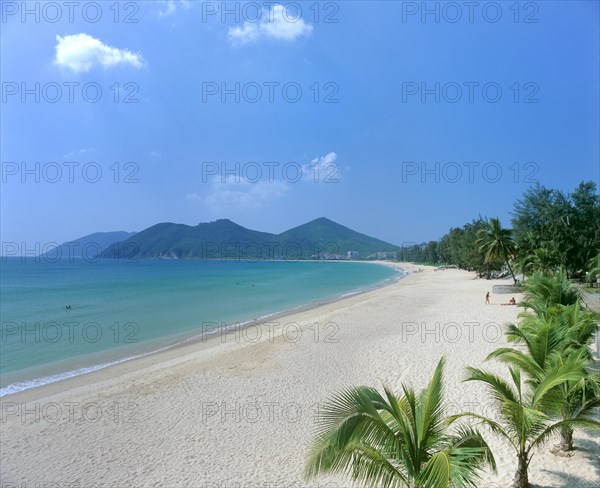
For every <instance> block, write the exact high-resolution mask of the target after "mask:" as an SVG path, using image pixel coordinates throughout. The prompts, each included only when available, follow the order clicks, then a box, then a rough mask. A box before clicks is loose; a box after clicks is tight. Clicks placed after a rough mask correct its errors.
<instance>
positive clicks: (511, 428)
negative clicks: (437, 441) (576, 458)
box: [449, 361, 600, 488]
mask: <svg viewBox="0 0 600 488" xmlns="http://www.w3.org/2000/svg"><path fill="white" fill-rule="evenodd" d="M468 370H469V372H470V374H469V376H468V378H467V379H466V380H465V381H481V382H483V383H485V384H486V386H487V389H488V391H489V392H490V393H491V395H492V398H493V400H494V402H495V403H496V404H497V406H498V413H499V416H500V420H499V421H496V420H493V419H490V418H487V417H485V416H482V415H479V414H476V413H473V412H469V413H463V414H459V415H456V416H453V417H451V418H450V419H449V421H450V423H452V422H454V421H455V420H457V419H459V418H462V417H465V416H467V417H471V418H474V419H478V420H479V421H480V422H481V424H483V425H486V426H488V427H489V428H490V429H491V431H492V432H493V433H495V434H496V435H498V436H499V437H501V438H503V439H504V440H505V441H507V442H508V443H509V444H510V445H511V446H512V447H513V449H514V451H515V453H516V455H517V471H516V473H515V477H514V481H513V485H512V486H513V487H514V488H528V487H529V486H530V485H529V474H528V466H529V462H530V461H531V457H532V455H533V451H534V450H535V449H536V448H538V447H540V446H542V445H543V444H544V443H545V442H546V441H547V440H548V439H549V438H550V437H551V436H552V435H553V434H555V433H559V432H561V430H562V429H564V428H566V427H589V428H600V423H598V422H596V421H594V420H589V419H587V418H577V419H568V420H559V421H555V420H552V417H551V416H550V415H549V412H557V411H559V410H560V406H561V395H560V391H559V389H560V387H561V385H563V384H564V383H565V382H566V381H578V380H580V379H581V373H580V371H579V369H578V367H577V365H576V364H574V363H573V362H571V361H568V362H566V363H564V364H560V365H556V366H554V367H553V368H551V369H550V370H548V371H546V373H545V375H544V378H543V380H542V381H539V382H530V381H526V380H522V379H521V372H520V370H518V369H517V368H513V367H512V366H511V367H509V372H510V376H511V379H512V384H511V383H509V382H507V381H505V380H504V379H503V378H501V377H499V376H496V375H494V374H492V373H488V372H485V371H482V370H480V369H477V368H468Z"/></svg>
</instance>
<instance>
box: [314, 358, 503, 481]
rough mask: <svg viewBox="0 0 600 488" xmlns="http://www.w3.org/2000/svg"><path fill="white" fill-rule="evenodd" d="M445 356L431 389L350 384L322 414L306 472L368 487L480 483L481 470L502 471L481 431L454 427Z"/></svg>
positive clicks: (436, 371)
mask: <svg viewBox="0 0 600 488" xmlns="http://www.w3.org/2000/svg"><path fill="white" fill-rule="evenodd" d="M443 368H444V359H442V360H440V362H439V364H438V366H437V368H436V370H435V372H434V374H433V377H432V378H431V381H430V382H429V385H428V386H427V388H425V389H424V390H422V391H421V392H420V393H418V394H417V393H415V391H414V390H413V389H412V388H411V387H409V386H406V385H403V386H402V389H403V395H402V396H400V397H398V396H396V395H394V394H393V393H392V392H391V391H390V390H389V389H387V388H385V395H381V394H380V393H379V392H378V391H377V390H375V389H374V388H369V387H365V386H361V387H355V388H350V389H348V390H345V391H342V392H341V393H339V394H337V395H335V396H334V397H333V399H332V400H330V401H329V403H327V404H326V405H325V406H324V407H323V409H322V410H321V411H320V412H319V417H318V419H319V423H318V425H319V428H318V434H317V437H316V438H315V440H314V441H313V444H312V447H311V449H310V453H309V458H308V461H307V464H306V477H307V479H312V478H314V477H316V476H317V475H320V474H342V475H346V476H349V477H350V478H351V479H352V480H354V481H355V482H359V483H360V485H361V486H365V487H375V486H377V487H418V488H426V487H427V488H429V487H431V488H434V487H435V488H444V487H450V486H452V487H468V486H477V485H476V482H477V481H478V480H479V479H480V474H479V473H480V471H481V470H482V469H483V468H484V467H486V466H489V467H491V468H492V469H493V470H494V471H495V470H496V464H495V461H494V458H493V456H492V453H491V451H490V449H489V447H488V445H487V444H486V442H485V441H484V440H483V438H482V437H481V435H480V434H479V432H478V431H477V430H475V429H472V428H469V427H466V426H459V427H457V428H456V429H454V430H453V431H452V432H448V431H447V424H446V418H445V417H444V402H443V396H444V395H443V385H442V376H443Z"/></svg>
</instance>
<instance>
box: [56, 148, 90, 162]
mask: <svg viewBox="0 0 600 488" xmlns="http://www.w3.org/2000/svg"><path fill="white" fill-rule="evenodd" d="M93 150H94V148H93V147H90V148H88V149H79V150H77V151H71V152H70V153H67V154H65V155H64V156H63V157H64V158H65V159H69V158H73V157H75V156H83V155H84V154H87V153H90V152H92V151H93Z"/></svg>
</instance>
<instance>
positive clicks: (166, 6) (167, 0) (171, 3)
mask: <svg viewBox="0 0 600 488" xmlns="http://www.w3.org/2000/svg"><path fill="white" fill-rule="evenodd" d="M157 3H158V4H159V5H160V6H162V7H163V10H160V11H159V12H158V16H159V17H168V16H170V15H173V14H174V13H175V12H177V9H178V8H182V9H183V10H188V9H190V8H191V7H192V4H191V3H190V1H189V0H179V1H175V0H161V1H159V2H157Z"/></svg>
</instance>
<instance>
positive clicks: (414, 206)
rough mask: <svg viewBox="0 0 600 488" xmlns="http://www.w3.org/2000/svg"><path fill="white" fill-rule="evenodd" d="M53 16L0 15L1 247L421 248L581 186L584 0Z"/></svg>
mask: <svg viewBox="0 0 600 488" xmlns="http://www.w3.org/2000/svg"><path fill="white" fill-rule="evenodd" d="M88 3H89V2H88ZM54 4H55V5H58V8H57V7H45V8H44V4H42V3H37V2H29V3H28V4H27V8H28V9H29V10H30V11H31V12H33V13H29V14H27V15H25V16H23V12H22V11H21V10H22V2H6V1H5V2H2V15H3V17H2V26H1V27H2V34H1V41H2V52H1V54H2V61H1V63H2V64H1V68H2V97H3V99H2V125H1V139H2V141H1V142H2V154H1V159H2V165H3V167H2V196H1V203H2V210H1V212H2V215H1V217H2V219H1V220H2V223H1V231H2V241H3V242H7V241H8V242H19V243H21V242H24V243H27V245H29V246H34V245H35V243H36V242H38V243H41V245H42V246H43V245H44V243H48V242H63V241H66V240H69V239H72V238H75V237H79V236H82V235H86V234H89V233H92V232H96V231H110V230H127V231H134V230H135V231H139V230H142V229H144V228H146V227H148V226H150V225H152V224H154V223H157V222H165V221H170V222H179V223H186V224H192V225H193V224H196V223H198V222H206V221H210V220H214V219H216V218H230V219H232V220H234V221H235V222H238V223H239V224H241V225H244V226H246V227H249V228H253V229H257V230H263V231H269V232H281V231H283V230H286V229H288V228H291V227H293V226H296V225H299V224H302V223H304V222H306V221H308V220H311V219H313V218H316V217H320V216H326V217H329V218H331V219H333V220H335V221H338V222H340V223H342V224H344V225H347V226H349V227H351V228H353V229H355V230H358V231H361V232H364V233H366V234H370V235H373V236H376V237H378V238H382V239H385V240H387V241H390V242H393V243H396V244H401V243H403V242H413V241H418V242H420V241H423V240H429V239H437V238H439V237H441V235H443V234H444V233H445V232H446V231H447V230H448V229H449V228H450V227H452V226H458V225H462V224H464V223H465V222H467V221H470V220H471V219H472V218H475V217H477V216H478V215H479V214H481V215H484V216H490V217H491V216H499V217H500V218H501V219H502V220H503V221H504V222H505V223H506V224H508V223H509V222H508V220H509V217H510V215H509V212H510V210H511V208H512V203H513V202H514V200H515V199H516V198H518V197H519V196H520V195H522V193H523V192H524V191H525V190H526V189H527V187H529V186H530V185H531V184H532V182H534V181H536V180H537V181H539V182H540V183H542V184H544V185H546V186H549V187H554V188H559V189H562V190H564V191H571V190H573V189H574V188H575V186H576V185H577V184H578V183H579V182H580V181H581V180H590V179H592V180H595V181H598V178H599V161H600V154H599V142H598V134H599V132H600V127H599V119H600V117H599V90H598V87H599V77H598V73H599V52H598V49H599V48H598V46H599V44H600V42H599V27H598V26H599V25H600V22H599V20H600V9H599V3H598V2H596V1H583V2H576V1H569V2H561V1H544V2H520V3H519V8H518V9H516V8H515V7H514V5H515V4H514V2H512V1H510V2H498V3H494V4H493V5H488V4H490V2H481V3H480V4H479V6H478V7H474V10H473V11H472V12H469V7H468V6H467V5H465V4H464V3H463V2H451V4H448V3H447V2H441V3H439V2H428V3H427V4H423V3H422V2H391V1H389V2H361V1H349V2H338V3H334V2H320V3H318V4H315V2H313V1H311V2H292V3H283V4H267V3H262V2H254V3H252V2H250V3H248V2H241V3H235V2H230V3H228V4H227V8H229V10H230V11H231V12H236V9H237V15H236V14H228V15H224V9H223V4H222V2H203V3H202V2H194V1H189V2H182V1H167V2H158V1H156V2H150V1H144V2H120V5H119V9H115V8H114V6H113V4H114V2H99V3H98V5H99V6H100V12H98V11H97V10H95V7H93V6H92V7H87V10H86V11H83V9H82V8H81V7H74V8H73V11H72V12H69V7H68V5H66V4H65V3H64V2H54ZM80 5H81V6H83V5H87V3H86V2H81V4H80ZM315 5H316V6H315ZM423 5H425V6H426V8H427V9H429V10H431V11H432V12H434V13H429V14H426V15H425V16H423V14H424V12H423V11H422V9H423ZM111 6H112V7H111ZM257 6H260V10H259V9H257ZM298 7H300V8H298ZM36 9H37V13H36ZM415 9H416V10H415ZM436 9H437V11H438V12H439V17H438V18H436V14H435V10H436ZM117 10H118V14H119V16H118V19H115V14H116V12H117ZM99 13H101V17H100V18H99V19H96V17H97V16H98V14H99ZM59 14H60V18H59V19H58V20H56V19H57V16H58V15H59ZM69 14H71V15H72V19H70V18H69ZM258 14H260V20H257V16H258ZM299 14H301V16H300V15H299ZM458 14H460V18H458V19H457V17H458ZM36 15H38V17H37V18H36ZM470 15H472V17H471V18H469V16H470ZM127 16H128V17H127ZM236 17H237V18H236ZM517 17H518V18H517ZM54 20H56V21H55V22H54ZM71 20H72V22H71ZM93 20H97V21H96V22H92V21H93ZM115 20H118V21H115ZM125 20H137V22H136V23H131V22H125ZM454 20H456V21H455V22H453V21H454ZM517 20H518V21H517ZM36 21H37V22H36ZM333 21H337V22H333ZM526 21H527V22H526ZM533 21H537V22H533ZM36 83H38V85H36ZM436 83H437V85H436ZM236 84H237V85H236ZM84 86H85V87H86V91H85V92H84V90H83V87H84ZM56 87H59V88H60V89H61V92H60V93H59V92H58V91H57V88H56ZM98 87H99V88H100V89H101V91H102V93H101V94H99V93H98V92H97V88H98ZM223 87H224V88H226V89H228V90H230V93H229V94H227V95H225V97H224V99H223V98H222V95H223V93H222V88H223ZM236 87H239V88H236ZM257 87H259V88H260V90H261V92H260V93H259V92H258V91H257ZM284 87H285V90H284ZM23 88H25V89H26V90H29V92H26V93H23ZM298 88H300V89H301V93H300V92H298ZM498 88H499V89H500V90H501V92H498ZM69 89H71V90H72V93H71V94H70V93H69ZM423 89H425V90H428V91H426V93H425V95H424V98H422V95H423ZM215 90H217V92H216V93H214V91H215ZM269 90H272V92H271V93H270V91H269ZM458 90H460V92H459V91H458ZM470 90H472V91H471V92H470ZM415 91H416V93H415ZM236 92H237V93H236ZM70 95H72V101H70ZM236 95H237V96H238V97H239V100H236ZM36 96H39V100H36ZM270 97H272V100H271V99H270ZM436 97H439V98H438V99H437V100H436ZM94 98H98V100H97V101H96V102H95V103H92V101H91V100H93V99H94ZM126 98H127V99H128V100H129V102H133V103H124V100H125V99H126ZM294 98H296V99H297V101H295V103H293V100H294ZM52 102H53V103H52ZM325 102H329V103H325ZM526 102H527V103H526ZM207 163H208V164H207ZM236 163H239V165H238V166H236ZM436 163H437V166H436ZM36 164H37V165H36ZM98 168H99V169H100V170H101V174H99V173H98ZM269 168H270V169H271V172H270V170H269ZM222 169H226V170H227V171H225V173H226V174H222V173H221V170H222ZM23 170H25V171H23ZM58 170H60V173H59V172H58ZM258 170H260V173H258ZM423 170H426V171H425V172H424V171H423ZM458 171H460V172H458ZM498 171H500V173H499V172H498ZM70 172H71V174H70ZM36 180H37V181H36ZM296 180H298V181H296ZM315 180H317V181H315ZM324 180H327V182H326V181H324Z"/></svg>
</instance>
